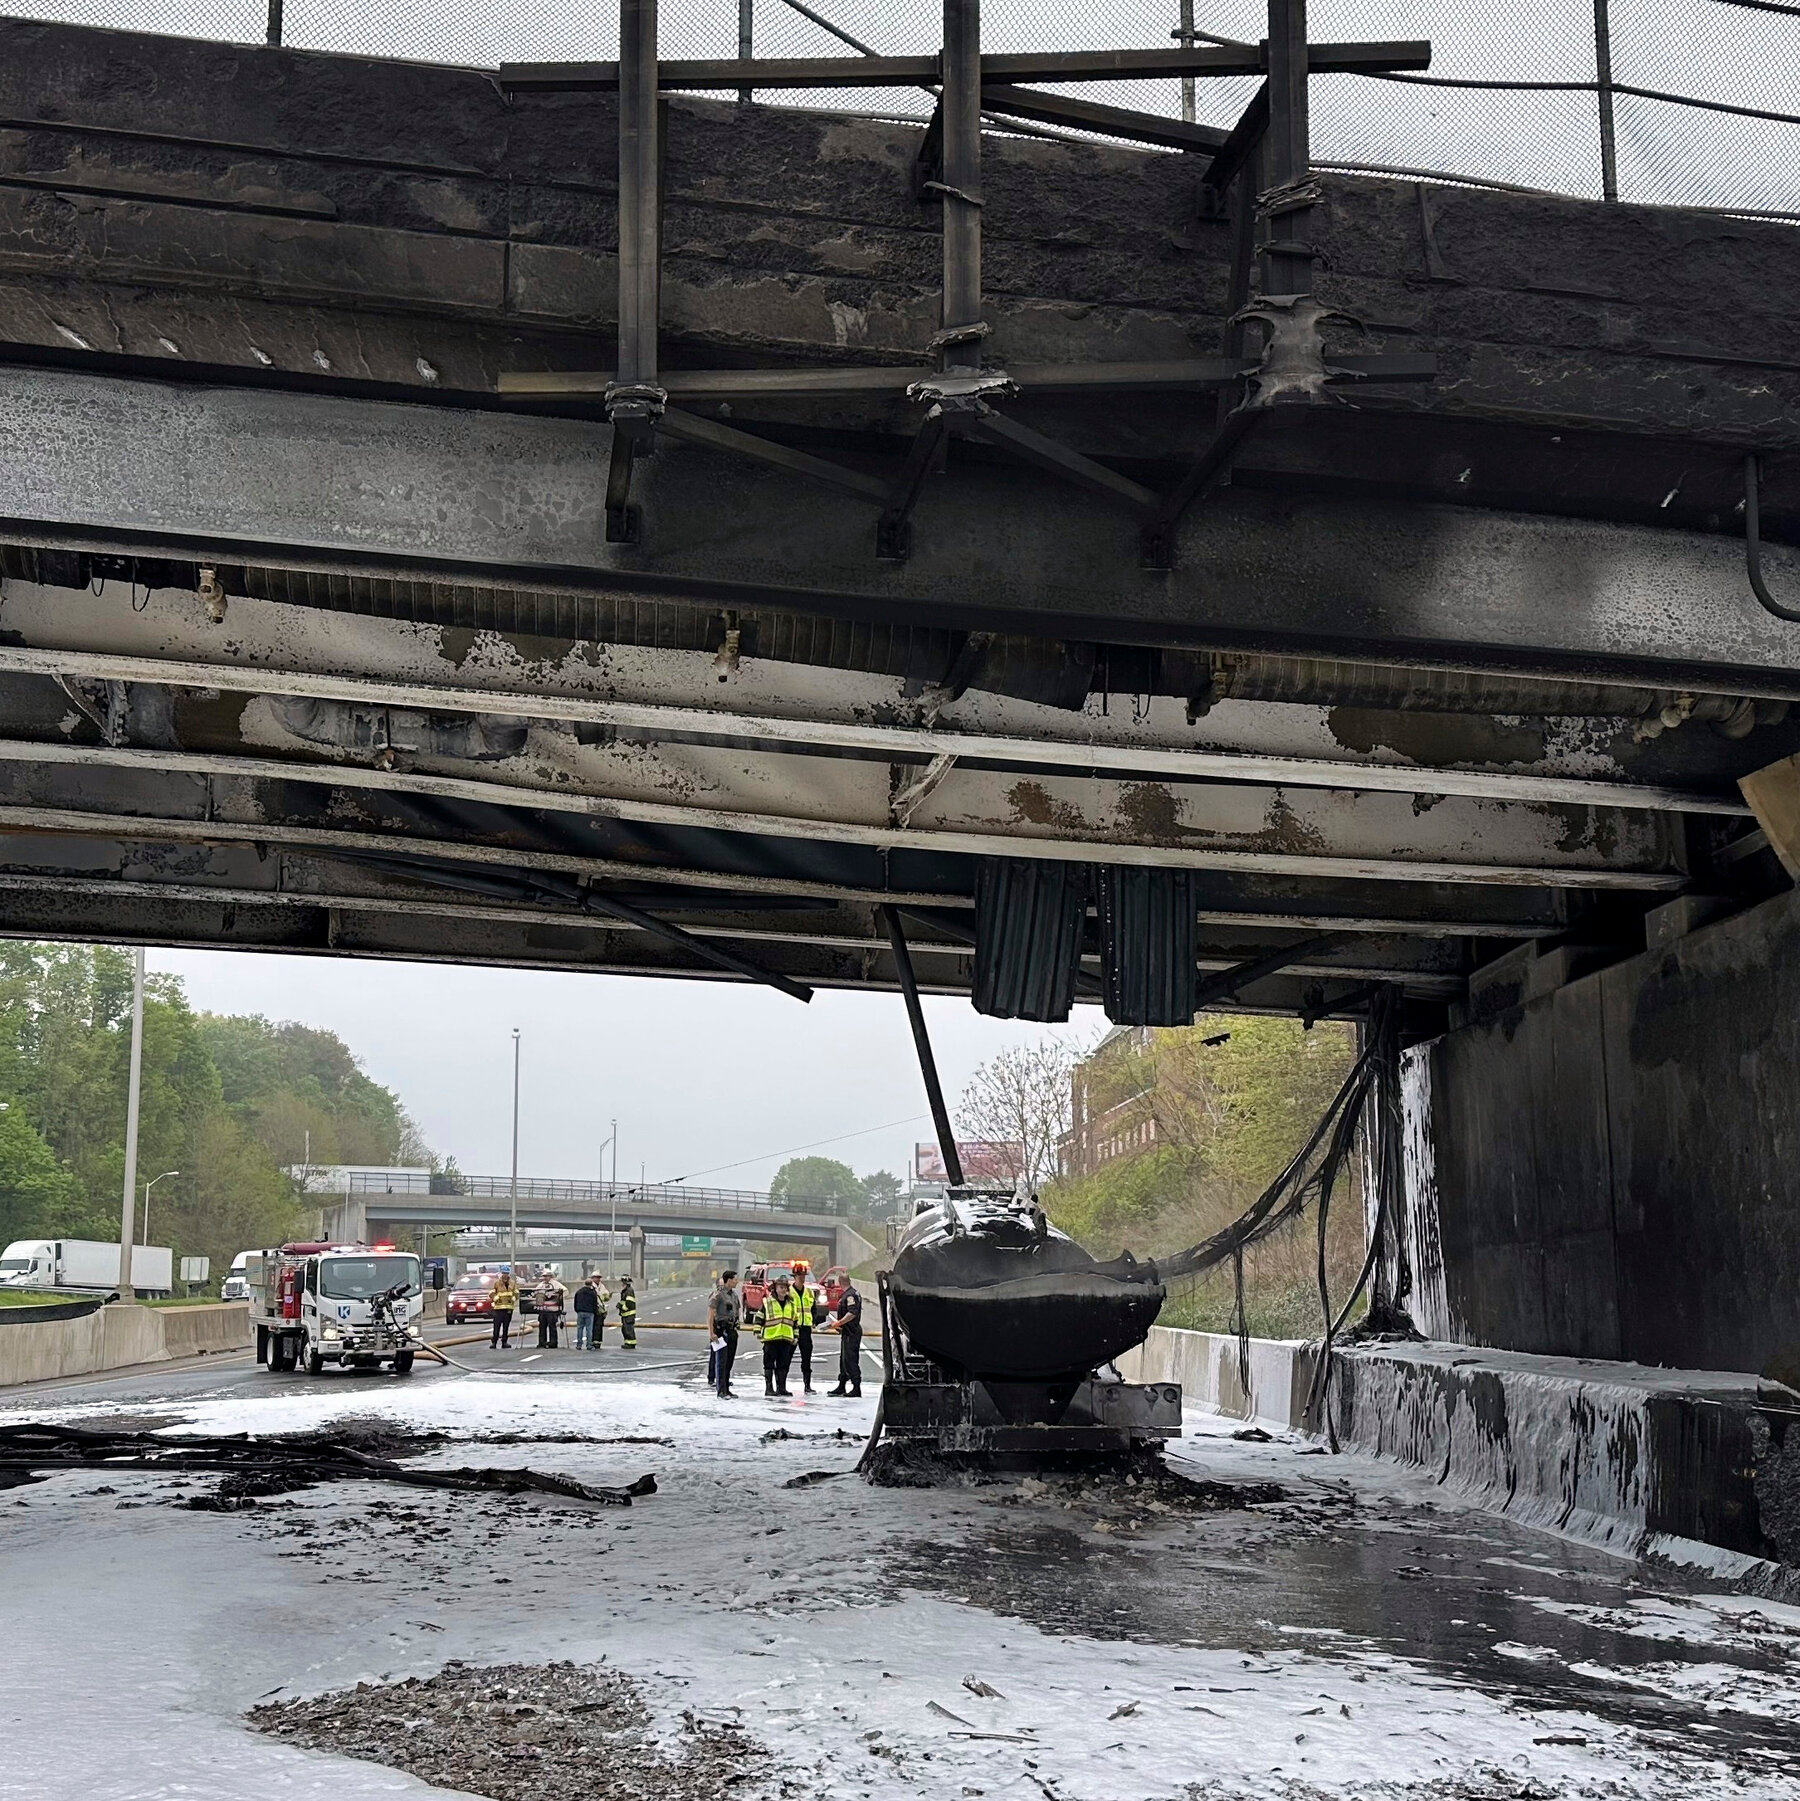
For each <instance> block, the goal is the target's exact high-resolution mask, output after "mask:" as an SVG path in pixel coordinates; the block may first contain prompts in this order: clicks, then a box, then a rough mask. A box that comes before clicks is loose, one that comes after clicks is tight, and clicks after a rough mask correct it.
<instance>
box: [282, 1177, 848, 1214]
mask: <svg viewBox="0 0 1800 1801" xmlns="http://www.w3.org/2000/svg"><path fill="white" fill-rule="evenodd" d="M308 1191H309V1193H312V1194H314V1195H318V1194H322V1193H325V1192H326V1190H324V1189H321V1188H317V1187H313V1186H312V1185H311V1184H309V1187H308ZM329 1192H331V1193H333V1194H346V1195H360V1196H374V1195H407V1196H424V1195H436V1196H439V1197H440V1198H442V1199H444V1200H455V1199H457V1198H467V1199H472V1200H495V1201H504V1200H509V1199H510V1198H511V1196H512V1192H513V1186H512V1178H511V1177H510V1176H465V1175H463V1174H461V1173H460V1172H456V1173H451V1174H445V1173H443V1172H439V1171H435V1170H429V1169H419V1170H349V1171H347V1172H345V1174H344V1176H343V1178H342V1179H341V1180H340V1181H338V1182H335V1183H333V1184H332V1186H331V1188H330V1190H329ZM518 1193H519V1199H520V1200H522V1201H553V1202H560V1203H564V1204H566V1205H567V1206H569V1207H570V1208H571V1209H573V1208H576V1207H583V1206H593V1207H596V1208H606V1207H610V1206H612V1205H613V1204H614V1203H615V1202H616V1203H617V1205H618V1206H620V1207H621V1208H624V1207H629V1208H631V1209H632V1210H633V1211H638V1210H645V1209H655V1208H666V1209H668V1210H670V1211H676V1210H687V1211H691V1212H707V1213H719V1212H725V1213H770V1214H782V1213H811V1214H824V1215H828V1216H830V1217H833V1218H837V1219H847V1218H848V1217H849V1216H850V1211H851V1208H850V1203H849V1202H848V1201H844V1200H840V1199H836V1198H826V1197H823V1196H810V1195H789V1196H784V1197H782V1198H781V1199H779V1200H778V1199H776V1198H775V1197H774V1196H773V1195H771V1194H769V1193H768V1192H767V1191H766V1190H764V1189H755V1188H696V1187H690V1186H688V1185H687V1184H685V1183H673V1182H649V1183H636V1182H589V1181H583V1180H581V1179H579V1178H564V1177H545V1176H529V1177H527V1176H521V1177H520V1178H519V1186H518Z"/></svg>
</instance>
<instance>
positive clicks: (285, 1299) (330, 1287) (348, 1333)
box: [245, 1244, 425, 1376]
mask: <svg viewBox="0 0 1800 1801" xmlns="http://www.w3.org/2000/svg"><path fill="white" fill-rule="evenodd" d="M245 1273H246V1275H247V1277H248V1279H249V1283H250V1317H251V1318H252V1319H253V1320H254V1321H255V1322H256V1361H257V1362H258V1363H263V1364H267V1365H268V1367H269V1368H270V1369H272V1370H291V1369H295V1368H298V1367H300V1366H302V1365H304V1366H305V1368H306V1371H307V1373H308V1374H309V1375H314V1376H317V1375H321V1374H323V1373H324V1369H325V1366H326V1364H328V1363H335V1364H337V1365H338V1367H339V1368H341V1369H376V1368H379V1367H381V1366H382V1365H384V1364H385V1365H387V1366H389V1367H390V1368H391V1369H392V1370H393V1372H394V1374H395V1375H396V1376H405V1375H409V1374H411V1372H412V1366H413V1354H414V1352H415V1351H417V1349H418V1347H419V1343H420V1341H421V1340H422V1338H423V1337H424V1317H425V1290H424V1287H423V1286H422V1284H421V1281H420V1269H419V1260H418V1258H417V1257H415V1256H414V1255H413V1254H412V1253H411V1252H410V1251H397V1250H395V1249H394V1247H393V1246H392V1245H386V1244H377V1245H354V1244H284V1245H282V1246H281V1248H280V1249H279V1250H273V1251H256V1252H252V1253H251V1254H250V1256H249V1257H248V1259H247V1260H246V1264H245Z"/></svg>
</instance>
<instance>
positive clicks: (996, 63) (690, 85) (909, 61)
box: [497, 38, 1431, 94]
mask: <svg viewBox="0 0 1800 1801" xmlns="http://www.w3.org/2000/svg"><path fill="white" fill-rule="evenodd" d="M1308 61H1309V63H1310V65H1311V67H1312V68H1313V70H1314V71H1315V72H1316V73H1318V74H1321V75H1326V74H1364V75H1366V74H1379V73H1383V72H1386V71H1389V70H1403V69H1428V68H1430V66H1431V45H1430V44H1429V43H1427V42H1425V41H1424V40H1422V39H1417V38H1414V39H1405V40H1400V41H1396V42H1392V43H1368V44H1314V45H1312V46H1311V47H1310V49H1309V52H1308ZM1267 67H1268V65H1267V62H1266V60H1265V57H1264V54H1263V52H1262V50H1261V49H1260V47H1258V46H1256V45H1245V46H1243V47H1242V48H1223V49H1222V48H1212V47H1208V48H1205V49H1192V50H1189V49H1179V48H1176V49H1168V50H1160V49H1159V50H1053V51H1032V52H1026V53H1022V54H1021V53H1008V54H1001V55H993V54H990V55H987V56H984V57H982V59H981V79H982V80H983V81H986V82H998V83H1001V84H1006V83H1011V82H1024V81H1055V82H1063V81H1120V80H1131V79H1133V78H1135V77H1139V76H1149V75H1191V76H1196V77H1207V76H1212V77H1225V76H1231V75H1262V74H1264V73H1266V72H1267ZM497 79H498V81H499V84H500V86H501V87H502V88H505V89H509V90H510V91H512V92H514V93H522V94H523V93H538V94H583V93H604V92H606V91H608V90H610V89H614V88H617V87H618V85H619V65H618V64H617V63H576V62H569V63H502V64H501V65H500V68H499V70H498V71H497ZM659 79H660V81H661V84H662V86H663V87H664V88H665V89H680V90H683V91H695V92H698V91H704V90H707V89H737V88H745V87H754V88H912V87H931V86H935V85H937V84H938V83H939V82H941V81H942V80H943V79H944V71H943V66H942V60H941V59H940V58H938V57H936V56H798V57H775V58H767V57H759V58H753V59H752V60H750V61H748V62H743V61H738V60H736V59H734V58H727V59H705V58H703V59H700V60H697V61H680V62H664V63H663V64H662V65H661V72H660V77H659Z"/></svg>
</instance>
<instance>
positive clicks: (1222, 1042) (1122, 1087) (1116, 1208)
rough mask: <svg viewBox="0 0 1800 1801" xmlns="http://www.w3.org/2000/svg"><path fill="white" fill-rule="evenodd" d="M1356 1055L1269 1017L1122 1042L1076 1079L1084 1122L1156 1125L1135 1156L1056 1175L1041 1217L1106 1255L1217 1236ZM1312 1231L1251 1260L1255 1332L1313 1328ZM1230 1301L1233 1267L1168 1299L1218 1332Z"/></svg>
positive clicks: (1177, 1319) (1342, 1285) (1342, 1232)
mask: <svg viewBox="0 0 1800 1801" xmlns="http://www.w3.org/2000/svg"><path fill="white" fill-rule="evenodd" d="M1222 1034H1225V1036H1223V1038H1221V1035H1222ZM1209 1039H1211V1040H1212V1041H1213V1042H1211V1043H1208V1042H1207V1041H1208V1040H1209ZM1355 1055H1356V1047H1355V1040H1354V1036H1353V1034H1352V1032H1351V1030H1350V1028H1349V1027H1347V1026H1342V1025H1320V1026H1317V1027H1315V1028H1314V1029H1313V1030H1312V1031H1310V1032H1309V1031H1307V1030H1305V1029H1304V1028H1303V1027H1302V1026H1301V1025H1300V1023H1299V1021H1297V1020H1291V1019H1271V1018H1263V1017H1260V1016H1234V1017H1229V1018H1225V1019H1209V1020H1208V1021H1207V1023H1206V1024H1205V1025H1202V1026H1192V1027H1188V1026H1182V1027H1170V1028H1164V1029H1159V1030H1157V1031H1155V1032H1152V1033H1151V1034H1149V1037H1148V1042H1147V1043H1146V1042H1143V1041H1142V1040H1140V1039H1139V1038H1137V1037H1130V1038H1124V1037H1121V1038H1116V1039H1113V1040H1111V1041H1109V1042H1107V1043H1105V1044H1104V1045H1102V1046H1101V1047H1100V1048H1099V1049H1098V1050H1097V1051H1096V1052H1095V1053H1094V1054H1093V1055H1092V1056H1091V1057H1090V1058H1089V1059H1088V1061H1087V1063H1086V1064H1085V1065H1084V1066H1083V1067H1082V1070H1081V1072H1080V1074H1081V1078H1082V1079H1084V1080H1085V1084H1086V1087H1085V1093H1086V1104H1087V1113H1088V1117H1089V1119H1090V1120H1098V1119H1101V1118H1103V1117H1105V1116H1108V1115H1109V1114H1110V1115H1111V1118H1112V1120H1113V1121H1114V1122H1115V1127H1114V1129H1116V1123H1117V1122H1120V1121H1121V1119H1123V1121H1124V1122H1126V1123H1129V1124H1130V1125H1131V1126H1132V1127H1133V1128H1140V1127H1146V1126H1147V1127H1148V1130H1147V1131H1143V1132H1142V1135H1141V1142H1139V1148H1137V1149H1135V1150H1134V1151H1133V1152H1131V1153H1129V1154H1125V1155H1119V1156H1114V1157H1112V1158H1111V1159H1110V1160H1109V1161H1107V1162H1104V1163H1101V1164H1100V1165H1099V1166H1098V1167H1097V1168H1095V1169H1093V1170H1092V1171H1091V1172H1089V1173H1087V1174H1085V1175H1070V1174H1064V1175H1063V1176H1061V1177H1059V1178H1058V1180H1057V1181H1056V1182H1054V1183H1053V1184H1052V1185H1051V1186H1050V1187H1049V1188H1047V1189H1046V1190H1045V1191H1044V1205H1045V1208H1046V1210H1047V1211H1048V1212H1049V1214H1050V1216H1051V1218H1053V1219H1054V1220H1055V1221H1056V1223H1057V1224H1058V1225H1059V1226H1061V1227H1063V1229H1064V1230H1065V1231H1068V1232H1070V1233H1072V1234H1073V1235H1074V1236H1075V1237H1077V1238H1079V1239H1081V1240H1082V1241H1083V1242H1084V1243H1086V1244H1087V1245H1089V1247H1090V1248H1091V1249H1093V1250H1095V1251H1096V1252H1097V1253H1099V1254H1102V1255H1105V1256H1112V1255H1115V1254H1116V1253H1117V1252H1118V1251H1119V1249H1120V1248H1121V1247H1124V1248H1128V1249H1130V1250H1133V1251H1135V1252H1137V1253H1138V1254H1140V1255H1147V1256H1152V1257H1157V1256H1165V1255H1167V1254H1168V1253H1169V1252H1171V1251H1174V1250H1177V1249H1179V1248H1181V1247H1182V1246H1185V1245H1191V1244H1195V1243H1198V1242H1199V1241H1200V1240H1202V1239H1204V1238H1208V1237H1211V1236H1212V1234H1213V1233H1215V1232H1217V1231H1218V1230H1220V1229H1221V1228H1222V1227H1223V1226H1225V1225H1226V1224H1227V1223H1228V1222H1229V1221H1230V1220H1231V1219H1233V1218H1234V1217H1235V1216H1236V1215H1237V1214H1238V1213H1240V1212H1241V1211H1242V1210H1243V1209H1244V1208H1245V1207H1247V1206H1248V1205H1249V1204H1250V1203H1251V1202H1252V1201H1254V1200H1255V1199H1256V1197H1257V1196H1258V1195H1259V1194H1261V1193H1262V1191H1263V1190H1264V1188H1266V1187H1267V1186H1268V1184H1269V1182H1270V1181H1271V1180H1272V1179H1273V1178H1274V1177H1275V1176H1276V1175H1277V1174H1278V1173H1279V1172H1280V1170H1281V1169H1282V1168H1283V1167H1284V1166H1285V1165H1286V1163H1287V1162H1288V1160H1289V1159H1290V1158H1291V1157H1292V1156H1293V1155H1294V1153H1295V1152H1296V1151H1298V1150H1299V1148H1300V1147H1301V1145H1302V1144H1303V1143H1304V1142H1305V1140H1306V1138H1307V1137H1308V1136H1309V1134H1310V1133H1311V1131H1312V1129H1313V1127H1314V1126H1315V1125H1316V1124H1317V1123H1318V1120H1319V1117H1320V1115H1321V1114H1322V1113H1323V1112H1324V1110H1325V1108H1326V1106H1327V1104H1328V1103H1329V1102H1330V1100H1331V1097H1332V1096H1333V1095H1334V1094H1335V1093H1336V1092H1337V1089H1338V1086H1339V1084H1340V1083H1341V1082H1342V1081H1343V1079H1344V1077H1345V1076H1346V1075H1347V1074H1348V1073H1349V1070H1350V1066H1351V1064H1352V1063H1353V1062H1354V1061H1355ZM1113 1109H1119V1110H1120V1111H1119V1112H1117V1113H1113V1112H1112V1111H1111V1110H1113ZM1137 1138H1138V1134H1137V1133H1136V1131H1134V1141H1136V1140H1137ZM1357 1173H1358V1172H1357V1171H1356V1170H1355V1169H1352V1170H1350V1171H1349V1172H1347V1176H1348V1179H1347V1180H1346V1181H1345V1182H1344V1183H1342V1184H1341V1185H1340V1187H1339V1189H1338V1191H1337V1194H1336V1196H1335V1198H1334V1201H1333V1204H1332V1210H1331V1215H1330V1220H1329V1222H1328V1224H1329V1231H1328V1238H1327V1246H1326V1262H1327V1267H1328V1270H1329V1271H1330V1277H1331V1285H1332V1289H1333V1292H1334V1294H1336V1295H1337V1296H1338V1297H1340V1298H1341V1297H1342V1296H1343V1295H1344V1294H1346V1293H1347V1292H1348V1289H1349V1287H1350V1285H1351V1283H1352V1282H1353V1281H1354V1279H1355V1272H1356V1270H1357V1268H1358V1267H1359V1266H1360V1263H1361V1261H1362V1255H1363V1243H1362V1216H1361V1202H1360V1197H1359V1195H1358V1192H1357V1186H1356V1177H1357ZM1314 1225H1315V1221H1314V1219H1313V1216H1312V1214H1311V1213H1310V1212H1309V1213H1308V1214H1307V1215H1306V1216H1305V1218H1304V1220H1303V1221H1302V1222H1301V1223H1300V1224H1299V1225H1298V1226H1290V1227H1288V1228H1287V1229H1286V1230H1285V1231H1283V1232H1280V1233H1277V1234H1276V1235H1275V1236H1274V1237H1272V1238H1270V1239H1268V1240H1265V1241H1264V1242H1262V1243H1261V1244H1258V1245H1257V1246H1255V1247H1253V1248H1252V1250H1251V1251H1250V1252H1249V1253H1248V1254H1247V1256H1246V1258H1245V1289H1246V1311H1247V1314H1248V1317H1249V1319H1250V1322H1251V1329H1252V1330H1253V1331H1256V1332H1260V1333H1264V1334H1272V1335H1276V1336H1283V1337H1285V1336H1293V1335H1298V1334H1301V1333H1305V1332H1310V1331H1316V1330H1317V1329H1318V1323H1319V1305H1318V1300H1317V1296H1316V1267H1315V1266H1316V1258H1317V1246H1316V1237H1315V1232H1314ZM1234 1305H1235V1284H1234V1281H1233V1276H1232V1272H1231V1270H1230V1269H1229V1267H1226V1268H1221V1269H1217V1270H1214V1271H1213V1272H1212V1273H1211V1274H1210V1275H1208V1276H1206V1277H1203V1278H1201V1279H1200V1281H1199V1282H1198V1283H1197V1284H1195V1285H1193V1286H1192V1288H1191V1289H1190V1290H1189V1291H1188V1292H1186V1293H1183V1294H1180V1295H1175V1296H1172V1297H1171V1300H1170V1304H1169V1306H1168V1307H1167V1308H1166V1309H1165V1311H1164V1315H1163V1318H1164V1321H1165V1323H1167V1324H1170V1325H1191V1326H1201V1327H1205V1328H1206V1329H1209V1330H1215V1331H1216V1330H1223V1329H1224V1328H1225V1327H1226V1325H1227V1323H1228V1321H1229V1320H1230V1318H1231V1316H1232V1313H1233V1310H1234Z"/></svg>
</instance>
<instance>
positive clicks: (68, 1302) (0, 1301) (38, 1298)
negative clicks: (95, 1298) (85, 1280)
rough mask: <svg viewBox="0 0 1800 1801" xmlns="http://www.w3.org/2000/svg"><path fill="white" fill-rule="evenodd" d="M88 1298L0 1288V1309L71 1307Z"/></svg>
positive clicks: (76, 1295) (29, 1289) (28, 1289)
mask: <svg viewBox="0 0 1800 1801" xmlns="http://www.w3.org/2000/svg"><path fill="white" fill-rule="evenodd" d="M89 1298H90V1297H89V1296H87V1295H79V1294H39V1293H38V1292H37V1291H36V1290H35V1289H31V1288H0V1307H72V1306H73V1305H74V1304H75V1303H76V1302H77V1301H85V1300H87V1299H89Z"/></svg>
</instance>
